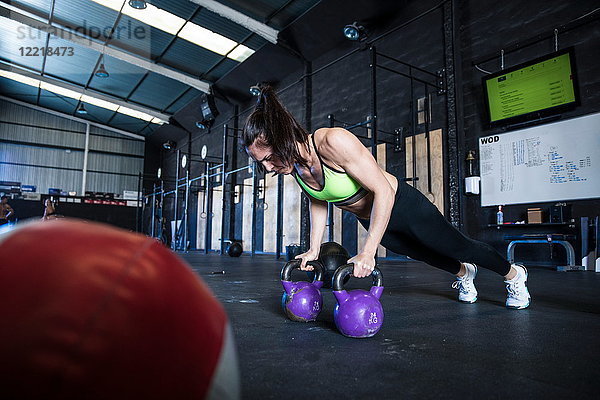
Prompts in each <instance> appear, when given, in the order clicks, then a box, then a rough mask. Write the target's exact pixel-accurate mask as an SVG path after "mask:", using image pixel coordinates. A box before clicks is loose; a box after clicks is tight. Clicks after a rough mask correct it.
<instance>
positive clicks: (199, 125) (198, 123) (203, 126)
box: [196, 121, 207, 129]
mask: <svg viewBox="0 0 600 400" xmlns="http://www.w3.org/2000/svg"><path fill="white" fill-rule="evenodd" d="M196 128H198V129H206V128H207V126H206V123H205V122H204V121H196Z"/></svg>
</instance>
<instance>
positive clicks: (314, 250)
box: [296, 198, 327, 271]
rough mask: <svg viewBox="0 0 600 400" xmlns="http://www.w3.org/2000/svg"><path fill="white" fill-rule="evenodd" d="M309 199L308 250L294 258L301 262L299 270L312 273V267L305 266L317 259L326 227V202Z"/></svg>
mask: <svg viewBox="0 0 600 400" xmlns="http://www.w3.org/2000/svg"><path fill="white" fill-rule="evenodd" d="M309 199H310V248H309V250H308V251H307V252H306V253H303V254H300V255H298V256H297V257H296V258H299V259H301V260H302V263H301V264H300V269H302V270H305V271H312V269H313V267H311V266H307V265H306V263H307V262H308V261H314V260H316V259H317V258H319V250H320V249H321V242H322V241H323V233H325V226H326V225H327V202H326V201H322V200H317V199H313V198H309Z"/></svg>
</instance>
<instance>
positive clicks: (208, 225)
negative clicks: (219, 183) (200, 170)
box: [204, 162, 213, 254]
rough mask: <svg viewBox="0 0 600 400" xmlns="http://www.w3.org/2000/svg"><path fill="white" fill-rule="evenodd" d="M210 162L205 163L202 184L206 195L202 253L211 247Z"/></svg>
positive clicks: (211, 199)
mask: <svg viewBox="0 0 600 400" xmlns="http://www.w3.org/2000/svg"><path fill="white" fill-rule="evenodd" d="M210 165H211V164H210V163H209V162H207V163H206V178H205V182H206V184H205V185H204V187H205V191H206V193H205V195H206V221H205V226H206V229H204V235H205V236H204V254H208V252H209V251H210V248H211V247H212V214H213V213H212V206H213V204H212V203H213V198H212V184H211V178H210V171H211V169H210Z"/></svg>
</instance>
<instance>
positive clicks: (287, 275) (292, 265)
mask: <svg viewBox="0 0 600 400" xmlns="http://www.w3.org/2000/svg"><path fill="white" fill-rule="evenodd" d="M301 263H302V261H301V260H291V261H288V262H287V263H286V264H285V265H284V266H283V268H282V270H281V280H282V281H284V282H291V281H292V271H293V270H295V269H300V264H301ZM306 264H307V265H310V266H312V267H313V268H314V269H315V278H314V279H313V282H314V281H321V282H322V281H323V266H322V265H321V263H320V262H318V261H309V262H307V263H306Z"/></svg>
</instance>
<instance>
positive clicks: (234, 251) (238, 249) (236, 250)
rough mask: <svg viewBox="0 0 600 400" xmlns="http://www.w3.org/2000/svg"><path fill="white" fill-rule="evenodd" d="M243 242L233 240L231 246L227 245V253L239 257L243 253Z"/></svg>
mask: <svg viewBox="0 0 600 400" xmlns="http://www.w3.org/2000/svg"><path fill="white" fill-rule="evenodd" d="M242 251H243V249H242V244H241V243H240V242H232V243H231V244H230V245H229V246H227V254H229V256H230V257H239V256H241V255H242Z"/></svg>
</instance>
